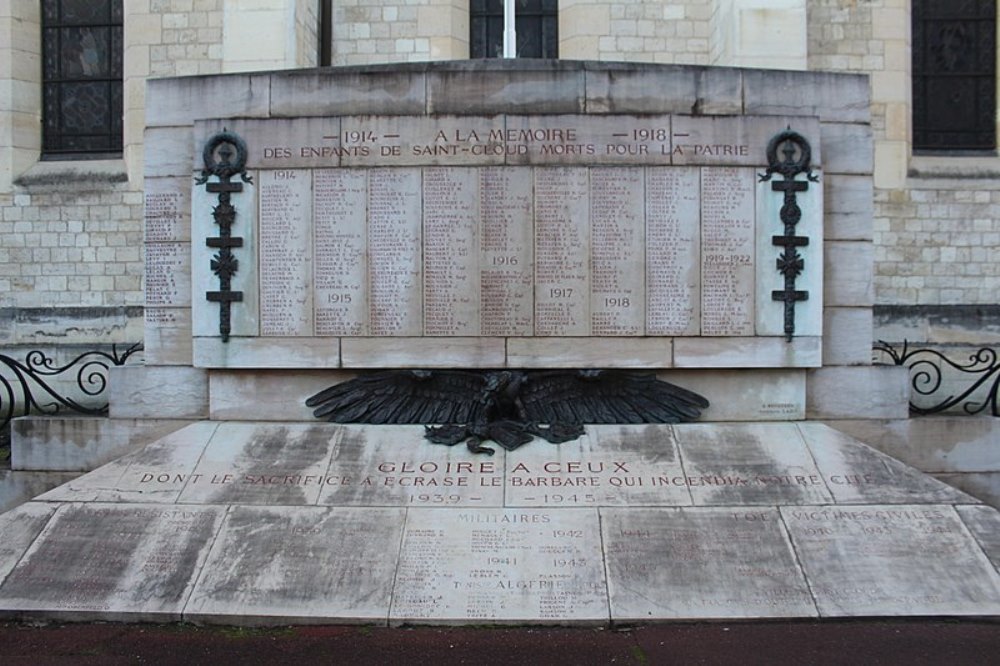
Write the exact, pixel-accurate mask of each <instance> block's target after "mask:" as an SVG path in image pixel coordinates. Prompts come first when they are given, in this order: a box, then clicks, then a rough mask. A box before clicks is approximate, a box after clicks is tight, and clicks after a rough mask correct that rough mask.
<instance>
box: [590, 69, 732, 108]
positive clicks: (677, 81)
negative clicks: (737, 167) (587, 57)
mask: <svg viewBox="0 0 1000 666" xmlns="http://www.w3.org/2000/svg"><path fill="white" fill-rule="evenodd" d="M586 90H587V101H586V110H587V113H616V112H618V111H626V112H631V113H691V114H696V113H699V114H707V115H713V114H738V113H741V112H742V110H743V71H742V70H739V69H731V68H725V67H704V68H695V67H683V66H673V67H671V66H669V65H667V66H653V67H643V66H642V65H638V64H632V63H630V64H628V65H624V64H621V63H599V64H594V65H593V66H589V65H588V68H587V72H586Z"/></svg>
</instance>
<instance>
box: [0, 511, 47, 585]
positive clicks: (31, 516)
mask: <svg viewBox="0 0 1000 666" xmlns="http://www.w3.org/2000/svg"><path fill="white" fill-rule="evenodd" d="M57 508H58V507H57V506H56V505H55V504H45V503H43V502H28V503H27V504H22V505H21V506H19V507H17V508H16V509H13V510H11V511H7V512H6V513H4V514H3V515H0V580H3V579H4V578H6V577H7V574H9V573H10V572H11V570H12V569H13V568H14V565H16V564H17V563H18V561H19V560H20V559H21V557H22V556H23V555H24V552H25V551H26V550H28V547H29V546H30V545H31V544H32V542H33V541H34V540H35V537H37V536H38V534H39V533H40V532H41V531H42V528H44V527H45V524H46V523H47V522H48V521H49V518H51V517H52V514H53V513H55V511H56V509H57Z"/></svg>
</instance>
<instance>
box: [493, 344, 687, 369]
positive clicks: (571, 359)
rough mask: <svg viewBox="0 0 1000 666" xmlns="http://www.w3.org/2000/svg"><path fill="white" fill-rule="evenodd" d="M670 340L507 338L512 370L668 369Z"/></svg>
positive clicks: (509, 364)
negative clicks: (569, 342) (568, 342)
mask: <svg viewBox="0 0 1000 666" xmlns="http://www.w3.org/2000/svg"><path fill="white" fill-rule="evenodd" d="M671 355H672V341H671V339H670V338H635V339H632V338H629V339H628V341H627V343H626V342H625V341H623V340H621V339H616V338H574V339H573V341H572V343H571V344H566V340H565V339H564V338H557V337H552V338H508V339H507V365H508V367H512V368H581V367H584V368H614V367H622V368H668V367H670V365H671V360H670V359H671Z"/></svg>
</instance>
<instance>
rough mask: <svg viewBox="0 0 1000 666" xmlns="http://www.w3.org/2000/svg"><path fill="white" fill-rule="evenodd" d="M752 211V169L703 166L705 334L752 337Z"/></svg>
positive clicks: (702, 233) (753, 234)
mask: <svg viewBox="0 0 1000 666" xmlns="http://www.w3.org/2000/svg"><path fill="white" fill-rule="evenodd" d="M754 215H755V204H754V170H753V169H745V168H735V167H702V177H701V334H702V335H753V332H754V325H753V323H754V292H755V289H756V287H755V281H754V277H755V273H756V271H755V267H754V257H755V252H754V236H755V233H754V232H755V230H754Z"/></svg>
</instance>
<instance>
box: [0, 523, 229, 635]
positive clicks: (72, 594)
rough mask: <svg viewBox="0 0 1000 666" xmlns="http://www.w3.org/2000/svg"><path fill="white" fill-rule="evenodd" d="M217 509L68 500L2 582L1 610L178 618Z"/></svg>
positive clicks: (61, 615)
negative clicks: (79, 502)
mask: <svg viewBox="0 0 1000 666" xmlns="http://www.w3.org/2000/svg"><path fill="white" fill-rule="evenodd" d="M223 513H224V509H223V508H222V507H190V506H188V507H168V508H160V507H154V506H149V505H137V504H69V505H66V506H63V507H62V508H61V509H60V510H59V511H58V512H57V513H56V515H54V516H53V517H52V518H51V519H50V520H49V524H48V525H47V526H46V529H45V530H44V531H43V532H42V534H41V535H40V536H39V537H38V538H37V539H36V540H35V542H34V544H33V545H32V547H31V548H30V549H29V550H28V552H27V553H26V554H25V555H24V557H23V558H21V560H20V562H18V564H17V566H16V567H14V569H13V570H12V571H11V572H10V575H9V576H8V577H7V578H6V580H5V581H4V583H3V585H2V586H0V612H8V613H9V612H14V611H16V612H17V613H18V614H20V615H23V614H29V615H31V614H36V613H42V614H44V616H45V617H48V618H70V617H72V618H73V619H77V620H84V619H103V620H111V619H119V620H160V621H164V620H180V619H181V609H182V608H183V606H184V602H185V601H186V600H187V597H188V595H189V594H190V592H191V588H192V587H193V586H194V582H195V577H196V576H197V574H198V571H199V569H200V568H201V565H202V564H203V562H204V560H205V556H206V555H207V553H208V547H209V545H210V544H211V541H212V539H213V538H214V536H215V533H216V532H217V531H218V528H219V522H220V521H221V520H222V516H223Z"/></svg>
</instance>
